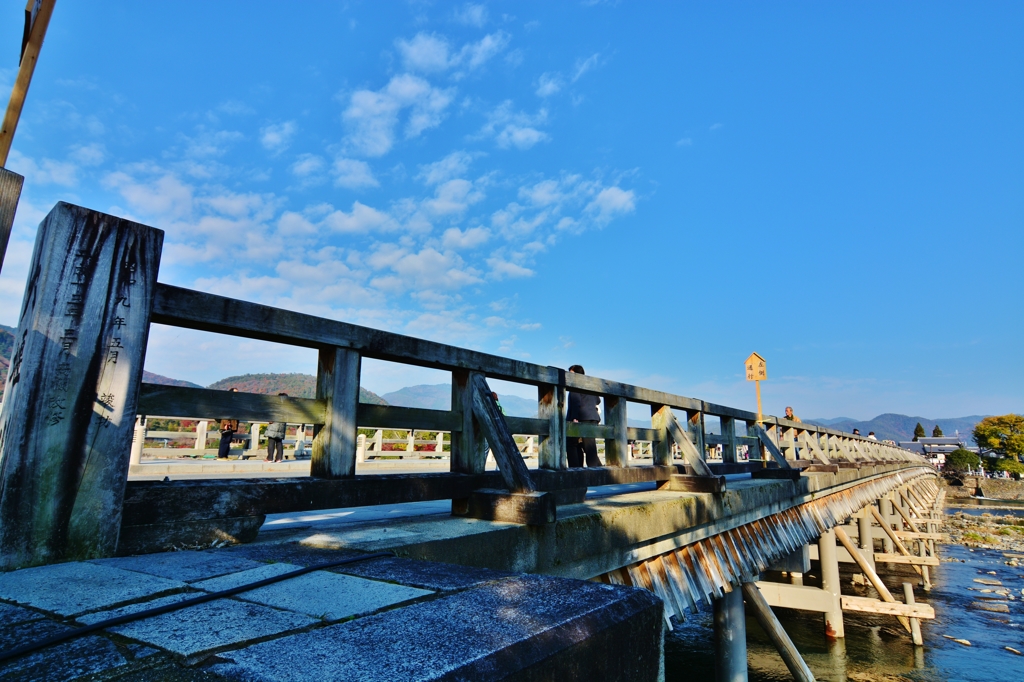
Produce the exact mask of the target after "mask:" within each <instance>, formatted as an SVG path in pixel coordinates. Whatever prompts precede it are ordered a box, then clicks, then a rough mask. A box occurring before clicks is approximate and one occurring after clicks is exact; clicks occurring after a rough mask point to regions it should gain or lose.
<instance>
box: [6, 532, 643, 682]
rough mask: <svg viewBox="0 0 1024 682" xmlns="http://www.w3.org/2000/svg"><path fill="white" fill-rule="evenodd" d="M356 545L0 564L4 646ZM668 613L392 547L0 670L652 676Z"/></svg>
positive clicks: (71, 674)
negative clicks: (5, 569)
mask: <svg viewBox="0 0 1024 682" xmlns="http://www.w3.org/2000/svg"><path fill="white" fill-rule="evenodd" d="M355 556H360V553H359V552H356V551H352V550H350V549H336V550H332V549H322V548H315V547H308V546H304V545H301V544H298V543H296V542H283V543H260V544H253V545H245V546H238V547H231V548H223V549H216V550H206V551H184V552H171V553H165V554H152V555H146V556H137V557H123V558H115V559H102V560H95V561H88V562H74V563H66V564H56V565H52V566H42V567H38V568H29V569H22V570H18V571H13V572H10V573H4V574H0V651H8V650H10V649H13V648H14V647H17V646H21V645H24V644H27V643H30V642H34V641H37V640H39V639H42V638H45V637H48V636H50V635H53V634H56V633H59V632H62V631H65V630H68V629H69V628H75V627H79V626H83V625H89V624H93V623H97V622H100V621H103V620H106V619H108V618H111V617H114V616H120V615H124V614H128V613H135V612H139V611H142V610H145V609H148V608H151V607H155V606H161V605H163V604H167V603H174V602H177V601H181V600H184V599H188V598H192V597H195V596H197V595H201V594H207V593H210V592H216V591H220V590H224V589H228V588H231V587H235V586H239V585H242V584H248V583H251V582H255V581H257V580H261V579H264V578H267V577H270V576H274V575H280V574H282V573H286V572H288V571H292V570H295V569H297V568H300V567H307V566H317V565H320V564H323V563H327V562H331V561H337V560H339V559H343V558H346V557H355ZM661 628H662V605H661V602H660V601H659V600H658V599H657V598H656V597H655V596H653V595H652V594H650V593H648V592H645V591H642V590H634V589H631V588H626V587H621V586H611V585H604V584H600V583H594V582H585V581H579V580H570V579H564V578H554V577H548V576H539V575H522V574H512V573H503V572H498V571H491V570H486V569H478V568H467V567H462V566H456V565H450V564H439V563H432V562H426V561H413V560H408V559H399V558H394V557H384V558H377V559H371V560H367V561H361V562H357V563H352V564H345V565H341V566H337V567H335V568H329V569H325V570H315V571H313V572H310V573H306V574H305V575H301V576H298V577H293V578H288V579H285V580H283V581H280V582H276V583H273V584H270V585H267V586H264V587H260V588H257V589H254V590H251V591H247V592H242V593H240V594H237V595H235V596H231V597H226V598H219V599H216V600H213V601H210V602H206V603H203V604H197V605H192V606H187V607H185V608H182V609H179V610H175V611H172V612H170V613H166V614H162V615H157V616H152V617H147V618H145V619H142V620H137V621H134V622H130V623H125V624H122V625H117V626H114V627H110V628H107V629H104V630H102V631H100V632H97V633H95V634H90V635H86V636H83V637H80V638H77V639H72V640H70V641H67V642H64V643H61V644H58V645H55V646H52V647H49V648H45V649H42V650H38V651H35V652H33V653H29V654H27V655H24V656H21V657H19V658H16V659H13V660H8V661H4V662H0V680H9V679H10V680H14V679H17V680H26V679H31V680H72V679H78V678H83V677H87V678H89V679H115V678H116V679H118V680H163V679H168V680H221V679H229V680H306V679H353V680H436V679H467V680H468V679H472V680H487V679H508V680H535V679H552V678H556V677H557V678H561V679H573V678H577V677H579V678H588V679H593V680H599V679H638V680H648V679H649V680H655V679H657V678H658V675H659V670H660V664H661Z"/></svg>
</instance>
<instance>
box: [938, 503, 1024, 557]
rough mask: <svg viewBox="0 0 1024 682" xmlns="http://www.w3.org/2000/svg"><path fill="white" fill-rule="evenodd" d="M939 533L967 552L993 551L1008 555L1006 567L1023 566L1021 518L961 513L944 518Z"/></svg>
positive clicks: (1023, 524) (1023, 521)
mask: <svg viewBox="0 0 1024 682" xmlns="http://www.w3.org/2000/svg"><path fill="white" fill-rule="evenodd" d="M942 532H944V533H949V539H950V542H953V543H956V544H960V545H963V546H965V547H967V548H969V549H996V550H1002V551H1003V552H1006V553H1008V554H1010V555H1013V554H1021V555H1022V556H1021V557H1015V556H1008V557H1007V564H1008V565H1010V566H1016V565H1020V564H1021V563H1024V517H1021V516H1018V515H1013V514H1009V513H1007V514H1003V513H1001V512H1000V510H993V511H991V512H985V513H983V514H968V513H965V512H963V511H957V512H955V513H952V514H949V515H947V516H946V520H945V522H944V523H943V524H942Z"/></svg>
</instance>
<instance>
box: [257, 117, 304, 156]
mask: <svg viewBox="0 0 1024 682" xmlns="http://www.w3.org/2000/svg"><path fill="white" fill-rule="evenodd" d="M297 130H298V126H296V125H295V122H294V121H285V122H284V123H274V124H271V125H268V126H264V127H263V128H260V144H262V145H263V148H264V149H267V150H269V151H272V152H274V153H280V152H283V151H284V150H285V149H287V148H288V146H289V145H290V144H291V143H292V137H293V136H294V135H295V132H296V131H297Z"/></svg>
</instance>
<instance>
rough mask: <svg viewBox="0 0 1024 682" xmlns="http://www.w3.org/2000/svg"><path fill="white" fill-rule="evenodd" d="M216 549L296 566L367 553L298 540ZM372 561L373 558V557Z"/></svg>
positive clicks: (264, 561) (239, 555)
mask: <svg viewBox="0 0 1024 682" xmlns="http://www.w3.org/2000/svg"><path fill="white" fill-rule="evenodd" d="M216 551H217V552H218V553H221V554H226V555H230V556H237V557H244V558H246V559H251V560H252V561H256V562H258V563H274V562H280V563H288V564H295V565H296V566H319V565H321V564H325V563H330V562H333V561H340V560H342V559H347V558H350V557H351V558H354V557H359V556H364V555H365V554H366V552H360V551H358V550H351V549H322V548H317V547H305V546H303V545H300V544H298V543H297V542H280V543H278V542H254V543H253V544H250V545H238V546H235V547H225V548H224V549H218V550H216ZM371 561H373V560H372V559H371ZM359 563H363V562H359Z"/></svg>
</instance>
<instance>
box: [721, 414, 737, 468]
mask: <svg viewBox="0 0 1024 682" xmlns="http://www.w3.org/2000/svg"><path fill="white" fill-rule="evenodd" d="M718 419H719V421H721V422H722V435H723V436H725V438H726V442H725V444H724V445H723V446H722V461H723V462H726V463H730V462H735V461H736V420H735V419H733V418H732V417H719V418H718Z"/></svg>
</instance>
